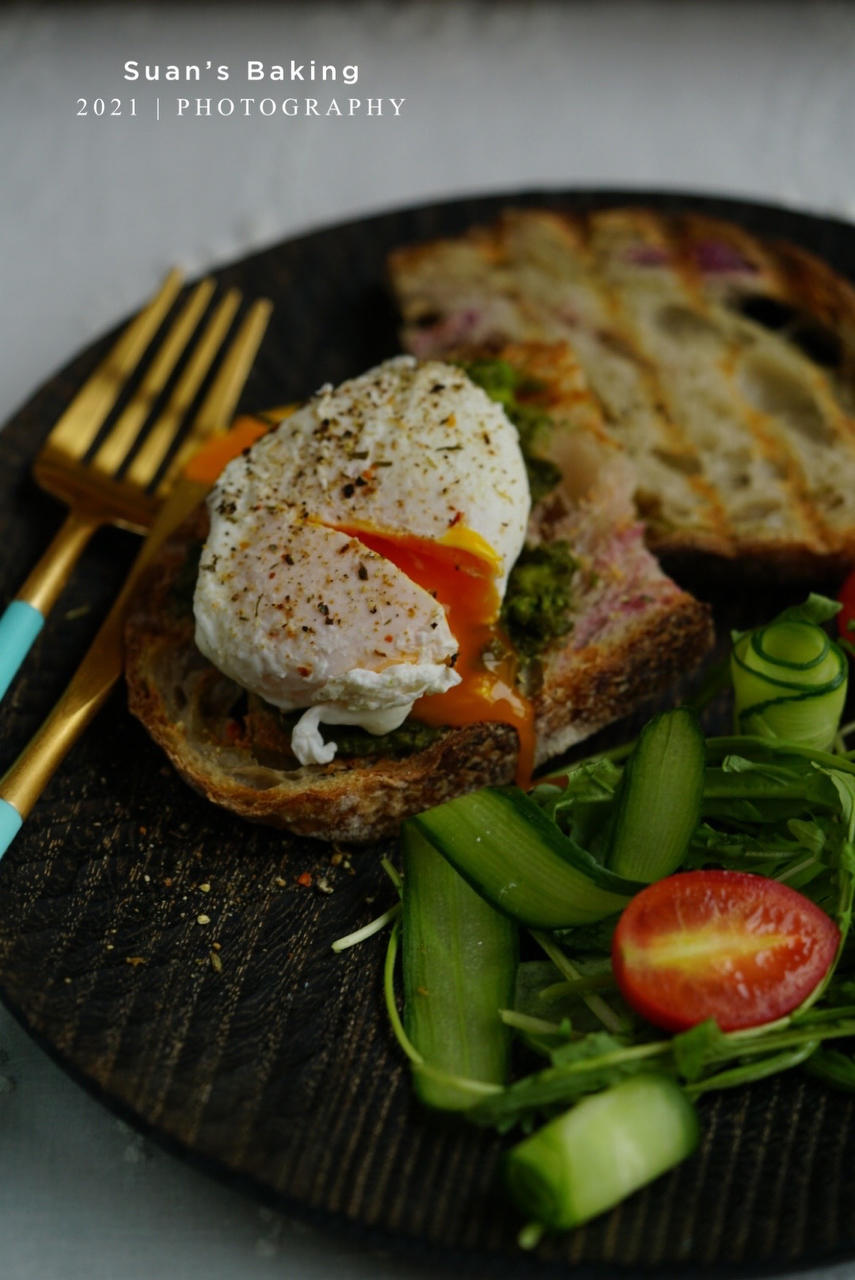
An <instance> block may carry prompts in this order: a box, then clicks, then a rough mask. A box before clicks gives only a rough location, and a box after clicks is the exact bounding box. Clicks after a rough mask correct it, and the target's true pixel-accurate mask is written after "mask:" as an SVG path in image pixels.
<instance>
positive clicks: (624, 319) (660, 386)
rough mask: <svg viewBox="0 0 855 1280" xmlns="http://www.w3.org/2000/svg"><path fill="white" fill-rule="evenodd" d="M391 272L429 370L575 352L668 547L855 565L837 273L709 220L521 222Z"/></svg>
mask: <svg viewBox="0 0 855 1280" xmlns="http://www.w3.org/2000/svg"><path fill="white" fill-rule="evenodd" d="M389 271H390V277H391V283H392V288H393V291H394V293H395V295H396V298H397V302H398V306H399V308H400V312H401V315H402V318H403V335H402V336H403V345H404V347H405V349H407V350H409V351H411V352H412V353H413V354H415V355H417V356H421V357H427V356H441V355H442V354H443V353H444V352H447V351H449V350H453V349H454V348H457V347H459V346H460V345H461V344H466V345H477V346H482V347H483V346H487V347H489V346H501V345H503V344H504V343H505V342H507V341H509V340H511V341H532V340H534V341H555V340H562V339H563V340H565V341H568V342H570V343H571V344H572V346H573V349H574V350H575V352H576V355H577V356H578V359H579V361H580V363H581V365H582V367H583V368H584V371H585V373H586V375H587V377H588V380H589V383H590V385H591V387H592V388H593V390H594V392H595V394H596V396H597V397H598V399H599V401H600V403H601V405H602V408H603V412H604V416H605V422H606V426H607V427H608V430H609V431H610V432H612V433H613V434H614V436H615V438H616V439H618V440H619V441H620V443H621V444H622V445H623V446H624V448H625V449H626V451H627V453H628V454H629V456H630V458H631V459H632V461H633V463H634V465H635V468H636V473H637V476H638V483H637V490H636V495H635V496H636V502H637V504H638V507H639V510H640V511H641V512H642V514H643V516H644V518H645V520H646V522H647V529H648V544H649V545H650V546H651V547H652V548H653V549H654V550H656V551H657V552H660V553H669V552H670V553H690V554H697V553H699V552H704V553H711V555H712V556H714V557H726V558H734V557H740V558H741V559H742V560H743V561H744V562H745V563H746V565H751V564H754V565H757V564H759V565H760V566H762V567H764V568H780V570H781V571H783V572H784V573H787V572H814V571H816V570H820V571H822V570H823V569H826V568H827V569H829V570H832V571H834V570H836V569H838V568H839V567H842V566H843V565H845V564H848V563H850V562H851V561H852V560H853V559H855V419H853V414H855V291H853V289H852V288H851V286H850V285H849V284H847V283H846V282H845V281H843V280H841V279H840V278H838V277H837V276H836V275H835V274H834V273H833V272H832V271H831V270H830V268H828V267H827V266H826V265H825V264H824V263H822V262H820V261H818V260H817V259H815V258H813V257H811V256H810V255H809V254H807V253H805V252H803V251H801V250H799V249H797V248H794V247H793V246H789V245H784V244H777V245H775V246H771V245H769V244H763V243H760V242H759V241H758V240H757V239H755V238H754V237H753V236H751V235H750V234H749V233H748V232H746V231H744V230H742V229H741V228H739V227H737V226H734V225H731V224H728V223H724V222H720V221H717V220H713V219H710V218H707V217H701V216H697V215H683V216H677V215H673V216H662V215H659V214H657V213H654V212H651V211H649V210H644V209H612V210H605V211H602V212H595V213H590V214H587V215H579V214H571V213H558V212H548V211H542V210H514V211H509V212H507V213H505V214H504V216H502V217H501V218H500V219H499V220H498V222H496V223H495V224H494V225H492V226H487V227H479V228H475V229H473V230H471V231H469V232H468V233H467V234H465V235H462V236H460V237H458V238H457V239H448V240H439V241H434V242H431V243H426V244H423V245H417V246H414V247H410V248H403V249H400V250H398V251H397V252H395V253H393V254H392V255H391V257H390V260H389Z"/></svg>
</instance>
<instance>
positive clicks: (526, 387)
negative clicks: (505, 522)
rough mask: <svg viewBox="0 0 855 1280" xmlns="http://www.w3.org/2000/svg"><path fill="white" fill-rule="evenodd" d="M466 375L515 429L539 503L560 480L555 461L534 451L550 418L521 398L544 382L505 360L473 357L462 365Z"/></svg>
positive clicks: (548, 428) (546, 431)
mask: <svg viewBox="0 0 855 1280" xmlns="http://www.w3.org/2000/svg"><path fill="white" fill-rule="evenodd" d="M463 368H464V370H465V371H466V375H467V377H469V378H471V380H472V381H473V382H474V383H476V384H477V385H478V386H479V387H481V388H482V389H483V390H484V391H486V393H487V395H488V396H489V397H490V399H491V400H495V401H496V403H497V404H500V405H501V406H502V408H503V409H504V411H505V414H506V415H507V417H508V418H509V420H510V421H511V422H512V423H513V425H514V426H515V427H516V429H517V435H518V436H519V441H520V451H521V453H522V456H523V461H524V462H525V468H526V471H527V472H528V487H529V490H530V492H531V500H532V502H533V503H534V502H539V501H540V499H541V498H543V497H545V496H546V494H547V493H549V491H550V490H551V489H554V488H555V486H556V485H557V484H558V482H559V480H560V479H561V472H560V470H559V469H558V467H556V465H555V463H554V462H550V461H549V459H548V458H544V457H541V456H540V455H539V454H538V452H537V450H538V446H539V445H540V446H542V444H543V441H544V438H546V437H548V435H549V433H550V431H551V430H552V426H553V423H552V418H551V417H550V416H549V414H548V413H546V411H545V410H544V409H541V408H539V407H538V406H537V405H534V404H529V403H528V402H527V401H526V400H523V399H521V398H520V397H522V396H525V395H533V394H536V393H537V392H538V391H542V390H543V383H541V382H539V381H538V380H537V379H536V378H532V377H530V375H529V374H527V373H523V372H521V370H519V369H515V368H514V366H513V365H512V364H509V363H508V361H507V360H472V361H470V362H469V363H467V364H464V365H463Z"/></svg>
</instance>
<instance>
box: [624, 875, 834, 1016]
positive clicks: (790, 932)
mask: <svg viewBox="0 0 855 1280" xmlns="http://www.w3.org/2000/svg"><path fill="white" fill-rule="evenodd" d="M839 938H840V933H839V930H838V928H837V925H836V924H835V923H834V921H833V920H831V919H830V918H829V917H828V916H827V915H826V914H825V912H824V911H821V910H820V908H819V907H817V906H815V904H814V903H812V902H811V901H810V900H809V899H808V898H806V897H805V896H804V895H803V894H801V893H797V892H796V890H795V889H790V888H789V887H788V886H787V885H783V884H779V883H778V882H777V880H768V879H767V878H766V877H765V876H757V875H750V874H748V873H747V872H742V871H684V872H680V873H679V874H677V875H673V876H666V878H665V879H664V880H658V881H657V882H656V883H655V884H652V885H650V886H649V887H648V888H647V889H643V890H642V891H641V893H639V894H637V895H636V896H635V897H634V898H633V899H632V901H631V902H630V903H629V905H628V906H627V907H626V909H625V910H624V912H623V915H622V916H621V918H620V921H619V922H618V926H617V929H616V930H615V935H614V943H613V946H612V966H613V968H614V972H615V977H616V978H617V983H618V986H619V987H620V990H621V992H622V994H623V996H624V999H625V1000H626V1001H627V1003H628V1004H629V1005H631V1006H632V1008H633V1009H635V1010H636V1011H637V1012H638V1013H640V1014H641V1015H642V1016H643V1017H645V1018H647V1020H648V1021H649V1022H652V1023H653V1024H654V1026H657V1027H663V1028H664V1029H665V1030H667V1031H683V1030H685V1029H686V1028H687V1027H693V1026H694V1025H695V1024H696V1023H698V1022H703V1021H704V1020H705V1019H706V1018H715V1020H716V1022H717V1023H718V1025H719V1026H720V1027H721V1029H722V1031H733V1030H735V1029H736V1028H738V1027H756V1026H760V1025H761V1024H762V1023H764V1022H773V1021H774V1020H775V1019H776V1018H782V1017H783V1016H784V1015H785V1014H787V1013H790V1012H792V1010H793V1009H795V1008H797V1007H798V1005H800V1004H801V1002H802V1001H803V1000H804V999H806V997H807V996H809V995H810V993H811V991H813V989H814V987H816V985H817V984H818V983H819V982H820V981H821V980H822V978H823V977H824V976H825V974H826V973H827V972H828V969H829V967H830V965H831V963H832V961H833V959H834V955H835V952H836V950H837V944H838V941H839Z"/></svg>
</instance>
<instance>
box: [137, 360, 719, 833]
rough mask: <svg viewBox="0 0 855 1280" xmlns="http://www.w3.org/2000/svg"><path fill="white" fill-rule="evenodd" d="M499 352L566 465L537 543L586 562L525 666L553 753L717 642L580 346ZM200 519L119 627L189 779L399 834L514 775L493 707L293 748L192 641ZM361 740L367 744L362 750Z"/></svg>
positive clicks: (214, 789)
mask: <svg viewBox="0 0 855 1280" xmlns="http://www.w3.org/2000/svg"><path fill="white" fill-rule="evenodd" d="M471 354H472V353H468V355H470V356H471ZM500 356H501V358H502V359H503V360H505V361H506V362H507V363H508V364H509V365H511V367H513V368H514V369H515V370H516V371H518V372H519V373H520V374H521V376H522V380H523V387H524V390H523V395H524V397H525V400H526V403H527V404H528V406H529V407H530V408H531V409H533V410H535V411H536V412H537V414H538V415H539V417H538V422H539V430H538V433H537V439H536V442H535V443H534V445H533V448H534V451H535V452H536V453H537V454H538V455H539V456H540V457H541V458H543V459H545V460H547V461H548V462H550V463H551V464H553V466H554V467H555V468H556V469H560V473H561V475H562V476H563V479H562V480H561V481H560V482H559V483H557V484H555V485H553V487H552V488H551V489H549V490H548V491H547V492H546V493H545V495H544V496H543V497H542V498H541V499H540V500H539V501H538V502H537V503H536V504H535V506H534V507H533V509H532V513H531V519H530V523H529V529H528V545H529V546H531V547H534V546H537V545H538V544H541V543H544V542H546V543H551V544H554V543H555V542H556V541H557V540H561V541H563V542H566V543H567V544H569V547H570V549H571V552H572V557H573V562H574V565H575V568H574V570H573V579H572V606H571V610H570V613H569V615H568V619H567V629H566V631H565V634H563V635H561V636H559V637H556V638H555V639H554V641H553V642H552V643H551V644H550V645H548V646H547V647H546V648H545V650H544V651H543V652H542V653H539V654H538V656H537V657H536V659H533V660H530V661H526V662H525V663H524V664H523V666H522V667H521V679H522V678H523V676H524V679H525V684H526V689H527V691H528V694H529V696H530V697H531V699H532V702H533V704H534V714H535V727H536V760H537V763H538V764H542V763H543V762H545V761H546V760H548V759H550V758H551V757H554V756H555V755H557V754H558V753H560V752H563V751H565V750H567V749H568V748H569V747H570V746H572V745H573V744H574V743H576V742H578V741H580V740H582V739H583V738H585V737H587V736H588V735H590V734H591V733H593V732H594V731H595V730H597V729H599V728H601V727H603V726H604V725H605V724H608V723H609V722H611V721H613V720H615V719H617V718H619V717H620V716H623V715H626V714H628V713H629V712H630V711H632V710H634V709H635V708H636V707H637V706H638V705H639V704H641V703H642V702H644V701H645V700H646V699H647V698H650V697H653V696H656V695H657V694H661V693H662V692H663V691H664V690H665V689H667V687H668V685H669V684H670V683H671V682H672V681H673V680H674V679H676V678H677V677H678V676H680V675H682V674H684V673H685V672H686V671H687V670H689V669H690V668H691V667H692V666H693V665H694V664H695V663H696V662H697V661H699V659H700V658H701V657H702V656H703V654H704V653H705V652H706V650H707V648H708V646H709V644H710V642H711V625H710V617H709V610H708V609H707V607H706V606H705V605H702V604H700V603H699V602H698V601H696V600H695V599H693V597H692V596H690V595H688V594H687V593H686V592H685V591H682V590H681V589H680V588H679V587H677V586H676V585H675V584H674V583H673V582H672V581H671V580H670V578H668V577H666V575H665V574H664V573H663V572H662V570H661V569H660V567H659V565H658V563H657V561H656V560H655V559H654V557H653V556H652V555H651V554H650V553H649V552H648V550H647V549H646V547H645V545H644V539H643V526H642V525H641V524H640V523H639V521H638V519H637V515H636V513H635V510H634V508H633V505H632V499H631V493H632V489H633V486H634V477H633V473H632V468H631V466H630V465H629V464H628V463H627V460H626V457H625V455H624V451H622V450H621V449H620V448H619V447H618V446H616V445H615V444H614V442H613V441H612V440H611V439H610V437H609V435H608V433H607V432H606V431H605V430H604V427H603V423H602V417H601V414H600V411H599V408H598V406H597V404H596V401H595V400H594V398H593V397H592V396H591V395H590V393H589V391H588V389H587V385H586V382H585V378H584V374H583V373H582V371H581V369H580V368H579V366H578V363H577V362H576V360H575V358H574V356H573V354H572V352H571V351H570V350H569V348H567V347H566V346H561V345H559V346H558V347H550V346H544V345H528V346H527V345H514V346H508V347H507V348H505V349H504V350H502V351H501V352H500ZM206 531H207V513H206V512H205V510H204V509H200V510H199V511H198V512H197V513H196V514H195V515H194V516H193V517H192V519H191V520H190V521H189V522H188V523H187V524H185V525H184V526H183V527H182V529H180V530H179V531H178V533H177V534H176V535H175V536H174V537H173V538H172V539H171V540H170V541H169V542H168V543H167V544H166V546H165V547H164V549H163V551H162V553H161V556H160V558H159V560H158V561H157V563H156V564H155V565H154V566H153V568H152V570H151V571H150V573H149V575H148V576H147V578H146V579H145V581H144V582H143V584H142V585H141V589H140V592H139V594H138V596H137V598H136V600H135V602H134V604H133V607H132V609H131V612H130V614H129V618H128V624H127V631H126V650H127V681H128V689H129V699H130V707H131V710H132V711H133V712H134V714H135V715H137V716H138V717H139V718H140V720H142V722H143V724H145V726H146V728H147V729H148V730H149V732H150V733H151V734H152V736H153V737H154V739H155V741H157V742H158V743H159V744H160V745H161V746H162V747H163V749H164V750H165V751H166V753H167V755H168V756H169V757H170V759H171V760H172V762H173V764H174V765H175V767H176V768H177V769H178V771H179V772H180V773H181V774H182V776H183V777H184V778H185V779H186V780H187V782H188V783H190V785H191V786H193V787H194V788H196V789H197V790H198V791H200V792H202V793H203V794H204V795H206V796H207V797H208V798H209V799H211V800H212V801H214V802H215V803H218V804H221V805H223V806H224V807H226V808H227V809H230V810H233V811H234V812H236V813H238V814H241V815H242V816H244V817H246V818H250V819H253V820H257V821H260V822H265V823H268V824H270V825H273V826H279V827H285V828H288V829H289V830H292V831H295V832H297V833H300V834H304V835H309V836H317V837H320V838H324V839H332V840H340V841H351V842H357V843H359V842H366V841H370V840H374V839H378V838H381V837H385V836H388V835H392V834H394V832H395V831H396V830H397V828H398V826H399V824H400V822H401V821H402V819H403V818H405V817H407V816H408V815H410V814H412V813H416V812H418V811H420V810H422V809H424V808H427V807H429V806H430V805H433V804H437V803H439V802H440V801H442V800H445V799H449V798H451V797H452V796H454V795H459V794H461V793H462V792H464V791H468V790H472V789H474V788H476V787H479V786H484V785H488V784H497V783H505V782H510V781H513V779H514V776H515V771H516V763H517V754H518V740H517V735H516V731H515V730H514V729H513V728H511V727H510V726H508V725H505V724H497V723H477V724H470V725H466V726H465V727H462V728H441V729H434V730H430V731H429V732H424V731H423V729H422V727H420V726H419V725H418V722H417V720H414V719H411V721H408V722H407V724H406V725H405V726H404V728H405V730H406V729H407V728H408V727H409V728H410V729H411V730H412V733H411V735H410V738H409V739H408V737H407V733H406V732H404V733H403V735H402V734H401V732H399V731H396V733H395V734H394V735H390V737H389V739H388V740H385V739H384V738H377V739H370V740H368V739H366V741H365V742H363V743H362V744H361V746H360V747H359V751H360V754H358V755H355V754H354V753H353V752H354V748H353V745H352V743H351V745H350V746H349V745H348V738H347V735H346V737H345V740H344V741H341V742H340V746H339V751H338V754H337V756H336V758H335V759H334V760H333V761H332V763H330V764H328V765H312V766H301V765H299V764H298V762H297V761H296V759H295V758H294V757H293V755H292V754H291V751H290V729H291V725H290V722H289V721H288V719H287V717H286V718H283V716H282V715H281V713H279V712H278V711H276V710H275V708H272V707H270V706H268V705H266V704H264V703H263V702H261V701H260V700H259V699H258V698H257V697H255V696H254V695H250V696H247V695H246V694H245V693H244V692H243V691H242V690H241V689H240V688H239V687H238V686H237V685H236V684H234V683H233V682H232V681H230V680H228V679H227V678H226V677H225V676H223V675H222V674H221V673H220V672H218V671H217V670H216V669H215V668H214V667H213V666H212V665H211V664H210V663H209V662H207V661H206V660H205V659H204V658H203V657H202V656H201V654H200V653H199V652H198V650H197V649H196V646H195V644H194V642H193V634H194V622H193V617H192V588H193V581H194V576H195V572H194V567H195V564H196V562H197V560H198V553H199V550H200V548H201V544H202V542H203V540H204V537H205V534H206ZM328 732H329V733H330V734H331V735H333V736H334V735H335V733H336V729H335V728H333V727H328ZM363 736H364V735H363ZM351 737H352V735H351ZM366 747H367V748H368V749H369V750H370V751H371V754H370V755H364V754H361V753H362V751H363V750H364V749H365V748H366Z"/></svg>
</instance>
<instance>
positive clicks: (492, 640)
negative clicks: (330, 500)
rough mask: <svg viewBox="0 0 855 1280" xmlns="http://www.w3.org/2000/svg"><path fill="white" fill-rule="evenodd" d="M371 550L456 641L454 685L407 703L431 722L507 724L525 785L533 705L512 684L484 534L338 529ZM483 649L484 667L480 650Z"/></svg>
mask: <svg viewBox="0 0 855 1280" xmlns="http://www.w3.org/2000/svg"><path fill="white" fill-rule="evenodd" d="M342 533H348V534H351V535H352V536H353V537H355V538H358V539H359V541H360V542H361V543H362V544H363V545H364V546H366V547H368V548H369V550H371V551H376V552H377V554H378V555H381V556H383V557H384V559H386V560H390V561H391V562H392V564H394V565H396V566H397V567H398V568H399V569H400V570H401V572H402V573H405V574H406V575H407V577H408V578H410V579H411V581H413V582H416V583H418V585H419V586H420V587H423V588H424V589H425V591H429V592H430V593H431V595H432V596H434V598H435V599H436V600H438V601H439V603H440V604H441V605H442V607H443V608H444V609H445V612H446V616H447V618H448V625H449V628H450V629H451V633H452V635H453V636H454V638H455V640H456V641H457V643H458V646H459V648H458V654H457V661H456V663H455V667H454V669H455V671H456V672H457V674H458V675H459V676H460V677H461V680H460V684H458V685H455V687H454V688H453V689H449V690H448V691H447V692H446V693H434V694H428V695H427V696H426V697H424V698H419V699H418V700H417V702H416V703H415V705H414V706H413V710H412V713H411V714H412V715H413V717H414V719H416V720H421V721H422V722H423V723H424V724H430V725H438V726H442V725H454V726H460V725H466V724H473V723H477V722H480V721H492V722H499V723H501V724H510V725H513V727H514V728H515V729H516V731H517V735H518V737H519V741H520V749H519V756H518V759H517V775H516V780H517V783H518V785H519V786H521V787H527V786H529V785H530V783H531V774H532V770H533V768H534V709H533V707H532V705H531V702H530V701H529V700H528V698H525V697H523V695H522V694H521V693H519V691H518V690H517V688H516V685H515V679H516V666H517V663H516V657H515V655H514V654H513V651H512V650H511V648H510V646H509V645H508V644H507V641H506V640H505V638H504V636H503V634H502V631H501V629H500V627H499V626H498V615H499V608H500V605H501V600H500V599H499V594H498V592H497V591H496V584H495V577H494V575H495V570H496V568H497V560H496V556H495V554H494V553H493V551H492V548H491V547H489V544H487V543H486V542H485V541H484V539H483V538H481V536H480V535H479V534H477V533H474V532H473V531H472V530H469V529H466V527H465V526H455V527H454V528H453V529H452V530H451V531H450V533H451V534H452V535H453V536H452V537H450V538H449V537H448V536H446V539H444V540H443V541H442V542H433V541H427V540H425V539H420V538H413V537H407V536H397V535H395V534H387V533H377V532H375V531H370V530H367V529H359V528H352V527H348V528H344V529H342ZM487 651H489V652H490V654H491V655H493V654H495V655H496V656H495V657H493V656H491V657H490V659H489V666H487V665H486V664H485V660H484V655H485V653H486V652H487Z"/></svg>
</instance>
